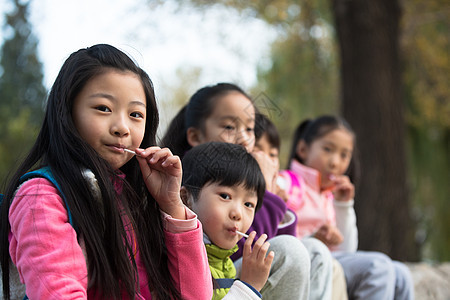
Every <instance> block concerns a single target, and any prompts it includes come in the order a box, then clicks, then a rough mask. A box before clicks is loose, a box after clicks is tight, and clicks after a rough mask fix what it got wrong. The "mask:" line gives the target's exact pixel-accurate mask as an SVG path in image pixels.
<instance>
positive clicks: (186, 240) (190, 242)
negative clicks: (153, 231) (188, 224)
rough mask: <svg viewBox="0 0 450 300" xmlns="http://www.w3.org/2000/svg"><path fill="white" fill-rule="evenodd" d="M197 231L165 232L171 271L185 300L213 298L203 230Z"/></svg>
mask: <svg viewBox="0 0 450 300" xmlns="http://www.w3.org/2000/svg"><path fill="white" fill-rule="evenodd" d="M196 224H197V226H196V228H195V229H194V230H191V231H187V232H182V233H172V232H169V231H167V230H166V231H165V236H166V243H167V254H168V257H169V270H170V273H171V275H172V278H173V279H174V281H175V284H176V286H177V288H178V290H179V291H180V293H181V297H182V298H183V299H187V300H203V299H205V300H210V299H212V291H213V290H212V279H211V278H212V277H211V272H210V270H209V265H208V258H207V256H206V249H205V245H204V244H203V230H202V225H201V223H200V222H199V221H198V220H197V221H196Z"/></svg>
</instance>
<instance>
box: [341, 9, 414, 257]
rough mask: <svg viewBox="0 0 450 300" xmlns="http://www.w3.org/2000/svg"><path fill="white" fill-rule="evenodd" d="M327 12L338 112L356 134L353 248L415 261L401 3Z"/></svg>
mask: <svg viewBox="0 0 450 300" xmlns="http://www.w3.org/2000/svg"><path fill="white" fill-rule="evenodd" d="M333 11H334V16H335V20H336V31H337V36H338V41H339V46H340V47H339V48H340V53H341V55H340V57H341V92H342V94H341V95H342V96H341V97H342V106H341V111H342V114H343V116H344V117H345V118H346V119H347V120H348V121H349V122H350V123H351V124H352V125H353V127H354V129H355V132H356V136H357V145H358V148H359V153H360V161H361V169H362V172H363V176H361V181H360V184H359V185H358V186H357V199H359V201H358V200H357V201H356V202H355V210H356V212H357V215H358V228H359V230H360V232H361V234H360V235H359V245H360V248H362V249H376V250H381V251H383V252H385V253H388V254H389V255H391V256H392V257H393V258H396V259H406V260H416V259H417V258H418V252H417V247H414V233H415V230H414V226H413V223H412V220H411V217H410V216H411V214H410V211H411V210H410V205H409V201H408V199H409V198H408V197H409V195H408V187H407V176H406V150H405V133H406V127H405V119H404V107H403V103H404V98H403V95H402V81H401V72H400V56H399V41H400V39H399V37H400V27H399V25H400V15H401V8H400V4H399V2H398V1H395V0H377V1H370V0H364V1H342V0H334V1H333Z"/></svg>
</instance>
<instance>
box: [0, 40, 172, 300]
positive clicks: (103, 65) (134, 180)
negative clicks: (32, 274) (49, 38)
mask: <svg viewBox="0 0 450 300" xmlns="http://www.w3.org/2000/svg"><path fill="white" fill-rule="evenodd" d="M108 71H116V72H131V73H132V74H135V75H136V76H137V77H138V78H139V79H140V81H141V83H142V86H143V89H144V92H145V97H146V102H147V120H146V125H145V133H144V137H143V141H142V143H141V145H140V147H141V148H146V147H149V146H151V145H155V144H156V138H155V137H156V130H157V127H158V123H159V117H158V109H157V106H156V100H155V95H154V90H153V84H152V82H151V80H150V78H149V77H148V75H147V73H146V72H145V71H144V70H142V69H141V68H140V67H139V66H137V65H136V63H135V62H133V60H131V59H130V57H128V56H127V55H126V54H125V53H123V52H122V51H120V50H118V49H117V48H115V47H113V46H110V45H106V44H99V45H95V46H92V47H89V48H85V49H80V50H78V51H76V52H74V53H72V54H71V55H70V56H69V57H68V58H67V60H66V61H65V62H64V64H63V66H62V67H61V70H60V72H59V74H58V76H57V78H56V80H55V82H54V84H53V86H52V89H51V91H50V94H49V97H48V102H47V109H46V114H45V118H44V121H43V125H42V128H41V130H40V132H39V135H38V137H37V139H36V142H35V144H34V146H33V148H32V149H31V151H30V153H29V154H28V156H27V157H26V159H25V160H24V161H23V163H22V164H21V165H20V167H19V169H18V170H17V172H16V173H15V174H14V176H13V177H12V179H11V181H10V182H9V184H8V187H7V190H6V192H5V198H4V201H3V204H2V207H1V217H0V222H1V231H0V243H1V244H0V259H1V267H2V270H3V274H2V280H3V295H4V298H5V299H9V272H8V270H9V264H10V257H9V251H8V250H9V241H8V234H9V232H10V224H9V221H8V212H9V207H10V206H11V203H12V201H13V198H14V192H15V190H16V189H17V186H18V183H19V178H20V177H21V176H22V175H23V174H25V173H26V172H28V171H29V170H30V169H32V168H35V167H36V166H37V167H41V166H49V167H50V169H51V170H52V173H53V175H54V177H55V179H56V181H57V182H58V183H59V185H60V187H61V190H62V192H63V193H64V195H65V196H66V198H67V203H68V205H69V207H70V210H71V212H72V217H73V221H74V225H75V228H76V232H77V236H78V237H83V240H84V244H85V248H86V263H87V266H88V286H89V287H90V288H93V289H95V290H96V291H98V293H99V294H100V296H101V297H102V298H116V299H120V298H121V297H122V296H123V295H122V294H121V289H124V290H125V291H126V293H127V294H128V296H129V297H130V298H134V296H135V293H136V287H137V285H138V282H137V279H138V276H137V273H138V270H137V269H136V262H135V261H134V256H133V255H130V254H131V253H132V251H133V250H132V249H133V247H132V245H130V242H129V239H128V237H127V233H126V231H125V229H124V224H123V214H124V213H125V214H126V216H127V218H128V219H129V221H130V222H131V224H132V227H133V228H134V229H135V234H136V239H137V242H138V245H139V252H140V255H141V259H142V261H143V263H144V265H145V269H146V272H147V276H148V279H149V287H150V290H151V291H152V293H153V294H154V295H155V297H156V298H158V299H169V298H176V299H179V298H180V295H179V292H178V291H177V289H176V288H175V284H174V283H173V279H172V277H171V276H170V272H169V270H168V266H167V250H166V246H165V239H164V231H163V226H162V219H161V216H160V212H159V207H158V205H157V202H156V201H155V200H154V198H153V197H152V195H151V194H150V193H149V192H148V190H147V189H146V188H145V183H144V180H143V178H142V174H141V171H140V168H139V164H138V162H137V159H136V158H135V157H133V158H132V159H131V160H130V161H129V162H128V163H127V164H125V165H124V166H123V167H122V168H120V171H121V172H123V173H124V174H125V175H126V178H125V179H121V178H120V177H119V176H117V170H113V169H112V168H111V167H110V165H109V164H108V162H107V161H105V160H104V159H102V158H101V157H100V156H99V155H98V153H97V152H96V151H95V150H94V149H93V148H92V147H91V146H90V145H89V144H88V143H87V142H86V141H85V140H84V139H82V138H81V136H80V135H79V133H78V131H77V129H76V127H75V125H74V123H73V120H72V108H73V103H74V101H75V99H76V97H77V95H78V94H79V93H80V92H81V90H82V89H83V88H84V87H85V85H86V84H87V83H88V81H89V80H91V79H92V78H94V77H95V76H98V75H100V74H103V73H105V72H108ZM85 169H90V170H91V171H92V172H93V173H94V174H95V177H96V179H97V182H98V185H99V188H100V191H101V196H102V201H92V199H94V198H95V197H94V195H93V194H92V191H91V188H90V186H89V184H88V183H87V181H86V180H85V179H84V178H83V175H82V171H83V170H85ZM112 178H114V180H111V179H112ZM117 180H121V181H122V183H123V191H122V193H121V194H117V193H116V191H115V188H114V182H113V181H117ZM118 198H119V199H118ZM119 203H120V205H121V206H120V208H119ZM130 251H131V252H130ZM130 259H131V260H132V261H131V262H130Z"/></svg>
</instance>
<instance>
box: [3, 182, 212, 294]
mask: <svg viewBox="0 0 450 300" xmlns="http://www.w3.org/2000/svg"><path fill="white" fill-rule="evenodd" d="M186 216H187V217H188V220H175V219H173V218H172V217H170V216H169V215H166V214H164V213H163V217H164V220H165V221H164V222H165V238H166V245H167V251H168V259H169V261H168V264H169V270H170V273H171V275H172V278H174V281H175V284H176V286H177V288H178V289H179V291H180V293H181V295H182V297H183V299H211V297H212V282H211V273H210V271H209V266H208V259H207V256H206V250H205V247H204V244H203V231H202V227H201V223H200V222H199V221H198V220H197V216H196V215H195V214H194V213H193V212H192V211H190V210H189V209H187V208H186ZM9 221H10V224H11V234H10V247H9V252H10V255H11V258H12V261H13V263H14V265H15V266H16V267H17V269H18V271H19V274H20V278H21V281H22V282H24V283H25V284H26V293H27V295H28V297H29V298H30V299H93V297H92V293H91V291H88V288H87V282H88V280H87V267H86V260H85V256H84V254H83V250H82V247H81V246H80V244H79V242H78V240H77V235H76V232H75V230H74V229H73V227H72V225H70V223H69V222H68V216H67V210H66V208H65V205H64V201H63V199H62V198H61V197H60V195H59V193H58V190H57V189H56V188H55V187H54V186H53V185H52V184H51V183H50V182H49V181H48V180H46V179H43V178H33V179H30V180H28V181H26V182H25V183H24V184H22V186H21V187H20V188H19V190H18V191H17V194H16V197H15V199H14V201H13V203H12V205H11V208H10V211H9ZM136 264H137V267H138V272H139V280H140V282H139V283H140V294H139V295H138V296H137V298H138V299H151V295H150V291H149V288H148V285H147V282H148V278H147V275H146V272H145V270H144V265H143V263H142V261H141V259H140V255H139V251H137V254H136Z"/></svg>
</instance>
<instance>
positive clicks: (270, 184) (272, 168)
mask: <svg viewBox="0 0 450 300" xmlns="http://www.w3.org/2000/svg"><path fill="white" fill-rule="evenodd" d="M251 154H252V155H253V157H254V158H255V159H256V161H257V162H258V165H259V168H260V169H261V172H262V173H263V175H264V179H265V180H266V190H268V191H269V192H271V193H274V192H275V185H276V180H277V175H278V167H277V165H276V163H274V162H273V161H272V159H271V158H270V156H269V155H267V154H266V153H264V152H263V151H259V150H257V151H253V152H252V153H251Z"/></svg>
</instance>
